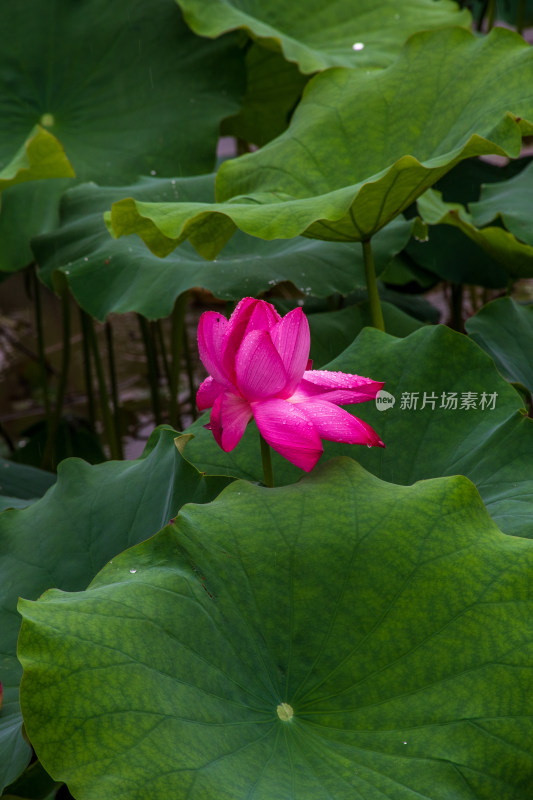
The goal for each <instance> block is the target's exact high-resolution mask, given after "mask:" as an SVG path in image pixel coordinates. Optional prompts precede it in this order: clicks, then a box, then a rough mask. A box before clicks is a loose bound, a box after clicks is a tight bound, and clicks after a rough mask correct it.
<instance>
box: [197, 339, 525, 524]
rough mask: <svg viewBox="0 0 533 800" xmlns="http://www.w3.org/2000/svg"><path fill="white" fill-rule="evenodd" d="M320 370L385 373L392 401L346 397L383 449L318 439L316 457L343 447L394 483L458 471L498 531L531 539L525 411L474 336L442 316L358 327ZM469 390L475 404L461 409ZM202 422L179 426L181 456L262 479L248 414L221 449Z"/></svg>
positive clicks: (284, 467)
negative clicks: (392, 328) (420, 323)
mask: <svg viewBox="0 0 533 800" xmlns="http://www.w3.org/2000/svg"><path fill="white" fill-rule="evenodd" d="M326 369H331V370H339V371H341V372H348V373H353V374H357V375H365V376H368V377H371V378H373V379H374V380H379V381H385V391H387V392H388V393H389V394H391V395H393V397H394V398H395V404H394V406H392V407H391V406H390V405H389V406H382V407H381V408H382V409H383V410H380V409H378V407H377V406H376V403H374V402H367V403H360V404H356V405H353V406H346V408H347V410H349V411H351V412H352V413H353V414H355V416H357V417H360V418H361V419H363V420H365V421H366V422H368V423H369V424H370V425H372V427H373V428H374V430H376V431H377V433H378V434H379V436H380V437H381V439H382V440H383V441H384V442H385V445H386V447H385V449H383V448H367V447H361V446H357V445H353V446H350V445H344V444H337V443H334V442H324V451H325V452H324V456H323V457H322V458H323V460H324V459H327V458H330V457H331V456H337V455H350V456H352V457H353V458H354V459H356V460H357V461H359V462H360V463H361V464H363V466H364V467H365V468H366V469H368V470H369V471H370V472H373V473H374V474H375V475H377V476H379V477H380V478H382V479H383V480H386V481H390V482H391V483H398V484H410V483H414V482H415V481H418V480H422V479H424V478H434V477H439V476H442V475H457V474H461V475H466V476H467V477H468V478H470V480H471V481H473V483H475V484H476V486H477V488H478V490H479V493H480V494H481V497H482V498H483V500H484V501H485V504H486V506H487V508H488V510H489V512H490V514H491V516H492V517H493V519H494V520H495V521H496V523H497V524H498V526H499V527H500V528H501V529H502V530H503V531H505V532H506V533H510V534H516V535H520V536H531V537H532V538H533V420H531V419H528V418H527V417H526V416H525V410H524V408H523V401H522V399H521V397H520V395H519V394H518V392H517V391H516V390H515V389H514V388H513V387H512V386H510V385H509V384H508V383H507V382H506V381H505V380H504V379H503V378H502V377H501V375H500V374H499V373H498V371H497V370H496V367H495V365H494V363H493V361H492V360H491V359H490V358H489V356H488V355H487V354H486V353H484V352H483V351H482V350H481V349H480V348H479V347H478V345H477V344H475V343H474V342H472V341H471V340H470V339H469V338H468V337H467V336H464V335H462V334H459V333H456V332H454V331H452V330H450V329H449V328H446V327H445V326H444V325H438V326H432V327H424V328H421V329H420V330H418V331H415V332H414V333H412V334H410V335H409V336H407V337H406V338H404V339H396V338H394V337H392V336H389V335H388V334H384V333H382V332H380V331H377V330H375V329H372V328H365V329H364V330H363V331H362V333H361V334H360V335H359V336H358V337H357V339H356V340H355V342H354V343H353V344H352V345H351V346H349V347H348V348H347V349H346V350H344V351H343V353H341V355H340V356H339V357H338V358H336V359H335V360H334V361H332V362H331V363H330V364H328V365H326ZM443 392H444V393H445V396H444V405H443ZM453 392H456V393H457V409H456V410H454V409H453V408H452V407H448V408H447V407H446V404H449V405H450V406H453V402H451V401H450V400H449V396H450V395H451V394H452V393H453ZM424 393H426V403H425V407H424V408H422V406H423V405H424ZM468 393H472V396H470V399H471V400H472V399H473V400H475V401H476V403H475V404H476V408H461V404H462V401H463V400H464V401H465V402H466V400H467V399H468V397H465V398H463V395H468ZM494 393H497V397H495V398H494V400H493V401H491V400H490V397H491V396H492V395H494ZM404 394H405V395H407V399H408V400H410V398H411V395H416V394H418V400H417V407H416V408H409V407H406V402H405V399H403V397H404ZM483 394H485V398H484V399H483V400H482V396H483ZM431 401H433V402H431ZM482 404H483V405H484V409H482V408H481V405H482ZM492 404H494V408H492V407H491V406H492ZM433 405H434V408H433ZM205 422H207V419H206V417H205V415H204V416H203V417H202V418H201V419H200V420H197V421H196V422H195V423H194V424H193V425H192V426H191V427H190V428H189V429H188V432H190V433H193V434H195V438H194V439H193V440H192V441H191V442H190V443H189V444H188V445H187V447H186V450H185V455H186V457H187V458H188V459H190V460H191V461H192V463H194V464H196V466H197V467H198V468H199V469H202V470H205V471H207V472H208V473H211V474H213V473H216V474H221V473H222V474H228V475H234V476H236V477H243V478H247V479H250V480H261V479H262V470H261V458H260V451H259V438H258V434H257V429H256V427H255V423H254V424H250V425H249V426H248V428H247V430H246V432H245V435H244V437H243V439H242V440H241V442H240V443H239V444H238V445H237V447H236V448H235V449H234V450H233V451H232V452H231V453H224V452H223V451H222V450H221V449H220V448H219V447H218V445H217V444H216V442H215V440H214V438H213V435H212V433H211V432H210V431H207V430H205V429H204V428H203V427H202V425H203V424H204V423H205ZM273 464H274V480H275V482H276V485H279V484H286V483H292V482H294V481H296V480H298V477H299V476H300V475H301V474H302V472H301V471H300V470H299V469H297V468H296V467H294V466H292V464H289V462H288V461H285V460H284V459H283V458H281V456H278V455H277V454H276V453H274V458H273Z"/></svg>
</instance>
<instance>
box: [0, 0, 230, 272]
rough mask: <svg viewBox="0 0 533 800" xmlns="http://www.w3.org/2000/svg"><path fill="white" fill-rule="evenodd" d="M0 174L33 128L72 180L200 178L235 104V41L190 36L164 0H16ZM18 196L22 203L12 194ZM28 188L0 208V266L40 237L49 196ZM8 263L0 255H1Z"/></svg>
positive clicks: (3, 18) (6, 60) (2, 22)
mask: <svg viewBox="0 0 533 800" xmlns="http://www.w3.org/2000/svg"><path fill="white" fill-rule="evenodd" d="M0 30H2V31H4V32H7V31H8V32H9V35H7V34H6V35H5V36H4V37H3V41H2V50H1V54H0V75H1V76H2V85H3V89H4V91H2V93H1V97H0V169H1V168H3V167H4V166H5V165H6V163H7V162H8V161H9V160H10V159H11V158H12V156H13V153H15V152H16V151H17V150H18V149H19V147H21V146H22V145H23V143H24V142H25V140H26V139H27V136H28V132H29V131H30V130H32V128H33V127H34V126H35V125H36V124H37V123H40V124H41V125H42V126H45V127H46V128H47V129H48V130H49V131H50V133H52V134H54V136H57V138H58V139H59V140H60V141H61V143H62V145H63V146H64V147H65V150H66V153H67V156H68V158H69V160H70V162H71V163H72V166H73V167H74V170H75V172H76V175H77V177H78V179H79V180H84V181H87V180H94V181H97V182H99V183H104V184H107V185H109V184H113V183H115V184H116V183H117V182H118V183H124V182H128V181H130V180H133V179H134V177H136V176H137V175H138V174H139V173H144V174H150V173H151V174H155V173H157V174H158V175H173V174H175V173H178V174H181V175H190V174H196V173H198V172H208V171H209V170H211V169H213V167H214V164H215V153H216V144H217V139H218V130H219V124H220V121H221V120H222V119H223V118H224V117H225V116H227V115H229V114H233V113H235V112H236V111H237V110H238V108H239V102H238V101H239V99H240V95H241V92H242V90H243V85H242V84H243V62H242V54H241V53H240V51H239V49H238V48H237V47H236V46H235V39H234V37H231V36H230V37H223V38H222V39H220V40H219V41H216V42H212V41H208V40H206V39H200V38H198V37H197V36H195V35H194V34H192V33H191V31H190V30H189V28H188V27H187V25H186V24H185V23H184V22H183V20H182V15H181V12H180V10H179V9H178V7H177V6H176V4H175V2H174V1H173V0H156V2H153V3H147V2H146V0H114V2H113V3H109V2H107V0H85V2H83V3H79V2H77V0H24V2H16V3H2V4H0ZM20 198H22V200H21V199H20ZM24 199H25V200H26V203H27V205H29V204H30V203H33V187H24V188H23V189H21V191H19V192H17V194H16V196H15V198H14V199H12V198H11V197H10V196H9V195H8V194H6V195H5V196H4V197H3V198H2V200H3V205H4V210H10V206H11V203H12V202H13V203H14V204H15V208H14V209H12V210H10V217H11V222H13V221H16V223H17V225H19V226H20V227H19V229H18V232H17V233H18V242H19V247H18V248H16V247H15V243H13V242H11V238H12V237H11V236H10V235H9V230H7V231H5V230H3V229H2V228H0V233H2V234H4V235H5V234H7V235H8V239H9V240H10V243H11V247H10V249H11V250H12V255H11V258H10V260H9V262H8V264H7V266H6V267H5V268H7V269H8V270H13V269H16V268H18V267H20V266H23V265H24V264H25V263H27V261H26V260H25V259H27V256H28V243H29V239H30V238H31V237H32V236H35V235H37V234H39V233H42V232H44V231H46V230H49V218H50V215H51V213H52V210H53V211H55V212H56V210H57V199H58V197H57V191H56V187H55V185H54V182H52V183H51V184H50V197H49V198H48V203H47V202H46V198H44V197H40V202H39V203H37V204H36V205H35V203H34V208H33V209H32V214H31V215H26V217H24V216H23V215H21V214H20V205H21V204H22V205H23V204H24ZM2 248H3V243H2V240H0V250H1V249H2ZM4 260H7V259H4Z"/></svg>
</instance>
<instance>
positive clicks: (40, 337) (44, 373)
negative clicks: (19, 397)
mask: <svg viewBox="0 0 533 800" xmlns="http://www.w3.org/2000/svg"><path fill="white" fill-rule="evenodd" d="M31 275H32V283H33V301H34V303H35V328H36V330H37V352H38V354H39V373H40V374H39V378H40V381H41V388H42V391H43V404H44V413H45V415H46V423H47V425H50V390H49V386H48V368H47V364H46V355H45V351H44V332H43V314H42V305H41V287H40V281H39V278H38V276H37V266H36V265H35V264H34V266H33V269H32V270H31Z"/></svg>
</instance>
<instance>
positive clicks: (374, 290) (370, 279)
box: [361, 239, 385, 331]
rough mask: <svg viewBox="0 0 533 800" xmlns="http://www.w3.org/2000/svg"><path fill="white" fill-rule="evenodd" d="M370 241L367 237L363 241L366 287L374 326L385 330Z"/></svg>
mask: <svg viewBox="0 0 533 800" xmlns="http://www.w3.org/2000/svg"><path fill="white" fill-rule="evenodd" d="M370 242H371V240H370V239H367V240H366V241H364V242H362V243H361V244H362V245H363V258H364V262H365V276H366V289H367V292H368V301H369V303H370V315H371V318H372V325H373V326H374V328H377V329H378V330H380V331H384V330H385V320H384V319H383V311H382V310H381V303H380V300H379V292H378V282H377V280H376V269H375V267H374V256H373V254H372V245H371V243H370Z"/></svg>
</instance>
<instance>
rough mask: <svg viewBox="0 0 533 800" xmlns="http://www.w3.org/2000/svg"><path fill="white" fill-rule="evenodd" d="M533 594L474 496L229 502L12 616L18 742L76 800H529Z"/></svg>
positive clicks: (256, 490)
mask: <svg viewBox="0 0 533 800" xmlns="http://www.w3.org/2000/svg"><path fill="white" fill-rule="evenodd" d="M332 523H334V524H332ZM532 586H533V542H530V541H527V540H524V539H516V538H513V537H508V536H503V535H502V534H501V532H500V531H499V530H498V528H497V527H496V526H495V525H494V523H493V522H492V521H491V519H490V517H489V516H488V514H487V513H486V511H485V509H484V508H483V505H482V503H481V501H480V499H479V495H478V494H477V492H476V490H475V488H474V487H473V486H472V484H471V483H470V482H469V481H467V480H466V479H465V478H462V477H456V478H446V479H439V480H435V481H423V482H421V483H419V484H417V485H416V486H413V487H409V488H406V487H400V486H394V485H391V484H386V483H384V482H382V481H380V480H378V479H377V478H375V477H374V476H372V475H369V474H368V473H367V472H365V470H364V469H363V468H361V467H360V466H359V465H358V464H356V463H355V462H354V461H352V460H351V459H338V460H335V461H333V462H330V463H329V464H327V465H325V467H324V468H323V469H321V470H318V471H316V472H315V473H314V474H313V475H311V476H309V477H306V478H305V479H304V480H302V481H301V482H300V483H298V484H297V485H294V486H289V487H285V488H282V489H277V490H269V489H265V488H261V487H257V486H253V485H250V484H248V483H246V482H237V483H235V484H234V485H233V486H231V487H229V488H228V489H227V490H226V491H224V492H223V493H222V495H221V496H220V497H219V498H218V499H217V500H215V502H214V503H211V504H210V505H209V506H186V507H184V508H183V509H182V511H181V512H180V515H179V517H178V519H177V521H176V523H175V526H174V527H169V528H166V529H165V530H163V531H162V532H161V533H159V534H158V535H157V536H156V537H154V538H153V539H151V540H150V541H148V542H145V543H143V544H141V545H139V546H138V547H135V548H133V549H131V550H129V551H127V552H126V553H123V554H122V555H121V556H119V557H118V558H116V559H114V560H113V563H112V564H110V565H108V566H107V567H106V568H105V569H104V570H103V571H102V572H101V573H100V574H99V575H98V576H97V578H96V579H95V581H94V582H93V584H92V586H91V587H90V588H89V589H88V590H87V591H85V592H82V593H74V594H67V593H63V592H59V591H57V590H52V591H50V592H47V593H46V594H45V595H44V596H43V597H42V598H41V599H40V600H39V601H38V602H29V601H27V600H22V601H21V603H20V606H19V608H20V610H21V613H22V614H23V616H24V622H23V626H22V631H21V636H20V641H19V657H20V659H21V661H22V663H23V665H24V677H23V681H22V704H23V710H24V720H25V725H26V728H27V731H28V734H29V737H30V739H31V741H32V742H33V744H34V746H35V748H36V751H37V754H38V755H39V757H40V758H41V760H42V762H43V764H44V766H45V768H46V769H47V770H48V771H49V772H50V774H51V775H52V776H53V777H55V778H56V779H61V780H65V781H66V782H67V783H68V785H69V788H70V790H71V792H72V793H73V794H74V795H75V796H76V797H80V798H84V800H107V798H109V797H115V798H118V800H134V799H135V800H144V799H145V798H146V799H148V798H154V797H158V798H167V797H172V798H175V800H185V799H186V798H187V800H204V799H205V798H217V800H241V798H245V797H246V798H252V797H254V798H257V800H296V799H298V800H299V799H300V798H301V799H302V800H303V798H305V800H333V798H335V800H353V799H354V798H361V800H363V798H364V800H384V798H390V800H421V798H424V800H451V798H453V800H473V798H474V797H475V798H476V800H494V799H495V798H498V800H524V799H525V798H526V797H527V796H528V790H529V789H528V787H529V788H530V787H531V785H532V781H533V755H532V753H531V748H530V747H529V744H528V743H529V742H530V741H531V737H532V735H533V721H532V717H533V695H532V693H531V691H530V689H531V681H532V679H533V674H532V673H533V667H532V656H533V645H532V642H531V614H532V613H533V595H532V591H533V590H532ZM291 713H292V716H291Z"/></svg>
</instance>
